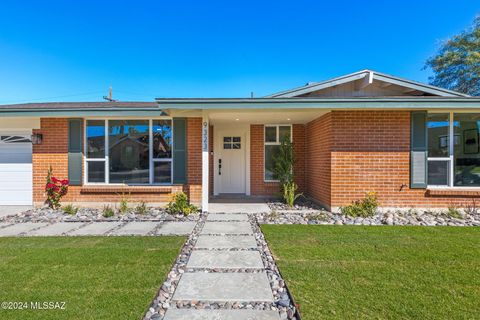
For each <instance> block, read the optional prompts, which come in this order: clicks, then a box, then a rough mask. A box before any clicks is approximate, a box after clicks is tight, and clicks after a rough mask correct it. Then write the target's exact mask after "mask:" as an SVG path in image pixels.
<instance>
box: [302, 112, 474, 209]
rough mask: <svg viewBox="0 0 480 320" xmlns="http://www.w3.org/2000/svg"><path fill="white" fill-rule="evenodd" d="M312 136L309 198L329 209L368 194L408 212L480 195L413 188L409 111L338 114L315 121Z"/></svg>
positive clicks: (309, 129)
mask: <svg viewBox="0 0 480 320" xmlns="http://www.w3.org/2000/svg"><path fill="white" fill-rule="evenodd" d="M307 133H308V134H307V171H306V172H307V194H309V195H310V196H312V197H313V198H314V199H316V200H317V201H319V202H321V203H323V204H325V205H327V206H329V205H330V206H331V207H334V208H335V207H338V206H342V205H346V204H349V203H351V202H352V201H354V200H357V199H361V198H362V197H363V196H364V194H365V192H368V191H374V192H376V193H377V196H378V199H379V202H380V205H381V206H382V207H403V208H405V207H447V206H449V205H458V206H462V205H465V203H468V202H470V201H471V200H470V199H471V198H472V197H474V196H475V195H472V194H467V193H462V192H450V193H438V194H437V195H433V194H432V193H430V192H429V191H427V190H425V189H410V188H409V181H410V113H409V112H408V111H332V112H330V113H329V114H327V115H324V116H322V117H320V118H318V119H316V120H314V121H312V122H310V123H309V124H308V125H307ZM329 153H330V155H329ZM329 158H330V159H329ZM329 167H330V170H329ZM329 186H330V187H329ZM329 198H330V200H329Z"/></svg>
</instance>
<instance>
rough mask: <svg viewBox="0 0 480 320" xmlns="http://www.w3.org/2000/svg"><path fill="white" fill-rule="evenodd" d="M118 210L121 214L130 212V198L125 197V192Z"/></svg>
mask: <svg viewBox="0 0 480 320" xmlns="http://www.w3.org/2000/svg"><path fill="white" fill-rule="evenodd" d="M118 211H120V213H121V214H126V213H128V211H129V210H128V199H127V197H125V195H124V194H122V199H121V200H120V205H119V207H118Z"/></svg>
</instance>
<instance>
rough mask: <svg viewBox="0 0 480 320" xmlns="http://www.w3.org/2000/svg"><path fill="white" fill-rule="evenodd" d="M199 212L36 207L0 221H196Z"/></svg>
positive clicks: (160, 209)
mask: <svg viewBox="0 0 480 320" xmlns="http://www.w3.org/2000/svg"><path fill="white" fill-rule="evenodd" d="M198 218H199V214H198V213H195V214H190V215H188V216H183V215H172V214H169V213H168V212H166V211H165V210H164V209H163V208H148V209H147V211H146V212H145V213H144V214H136V213H135V212H134V209H132V210H130V211H129V212H127V213H125V214H121V213H120V212H118V210H115V214H114V216H112V217H109V218H106V217H104V216H103V215H102V209H96V208H79V209H78V212H77V213H76V214H75V215H69V214H66V213H65V212H64V211H63V210H61V209H58V210H55V209H51V208H48V207H42V208H34V209H31V210H27V211H24V212H21V213H19V214H13V215H8V216H5V217H2V218H0V222H9V223H18V222H48V223H53V222H60V221H64V222H91V221H196V220H198Z"/></svg>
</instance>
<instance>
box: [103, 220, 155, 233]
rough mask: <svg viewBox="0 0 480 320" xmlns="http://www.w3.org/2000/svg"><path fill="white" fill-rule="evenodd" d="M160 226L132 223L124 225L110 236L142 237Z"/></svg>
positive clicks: (149, 223)
mask: <svg viewBox="0 0 480 320" xmlns="http://www.w3.org/2000/svg"><path fill="white" fill-rule="evenodd" d="M158 224H160V223H159V222H150V221H148V222H140V221H132V222H129V223H127V224H126V225H124V226H123V227H121V228H120V229H118V230H115V231H114V232H113V233H112V234H114V235H117V236H127V235H132V236H143V235H147V234H148V233H149V232H151V231H153V230H154V229H155V227H156V226H157V225H158Z"/></svg>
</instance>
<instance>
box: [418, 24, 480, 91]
mask: <svg viewBox="0 0 480 320" xmlns="http://www.w3.org/2000/svg"><path fill="white" fill-rule="evenodd" d="M428 67H429V68H431V69H432V70H433V72H434V76H433V77H430V79H429V80H430V84H432V85H435V86H439V87H443V88H447V89H450V90H455V91H459V92H462V93H466V94H469V95H472V96H479V95H480V16H478V17H476V18H475V20H474V22H473V26H472V27H471V28H469V29H468V30H465V31H463V32H461V33H460V34H457V35H455V36H453V37H452V38H451V39H449V40H447V41H446V42H444V43H443V44H442V46H441V47H440V49H439V51H438V53H437V54H436V55H435V56H433V57H431V58H430V59H428V60H427V62H426V64H425V68H428Z"/></svg>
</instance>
